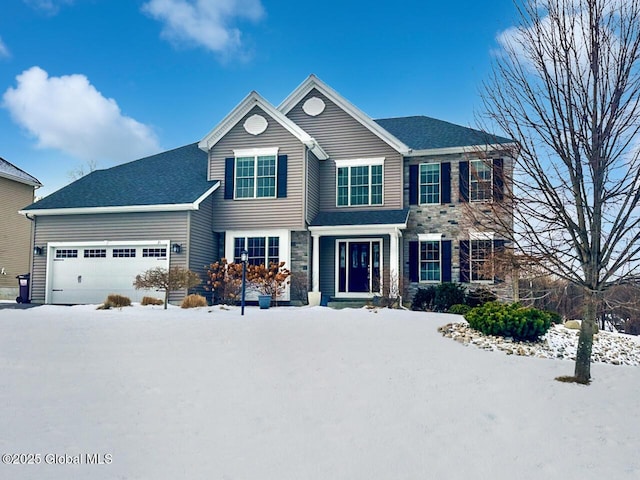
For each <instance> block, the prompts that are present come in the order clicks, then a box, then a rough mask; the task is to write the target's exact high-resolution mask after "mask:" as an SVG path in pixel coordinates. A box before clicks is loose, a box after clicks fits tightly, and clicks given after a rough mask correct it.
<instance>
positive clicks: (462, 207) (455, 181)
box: [402, 154, 512, 301]
mask: <svg viewBox="0 0 640 480" xmlns="http://www.w3.org/2000/svg"><path fill="white" fill-rule="evenodd" d="M474 158H478V157H477V156H476V155H472V154H455V155H439V156H430V157H412V158H409V159H407V160H406V162H407V163H406V164H405V169H404V175H405V178H404V184H405V185H406V186H407V187H406V188H405V192H404V196H405V198H404V202H405V205H408V206H409V207H410V213H409V220H408V224H407V229H406V230H405V231H404V235H403V238H402V242H403V250H404V264H403V286H404V293H403V296H404V300H405V301H411V299H412V298H413V295H414V294H415V292H416V291H417V290H418V288H420V287H421V286H424V285H428V284H420V283H417V282H413V283H412V282H411V281H410V280H409V242H411V241H417V240H418V234H421V233H441V234H443V237H442V238H443V240H452V245H451V246H452V249H451V267H452V268H451V279H452V281H453V282H459V281H460V240H465V239H466V240H468V239H469V231H470V230H477V231H499V230H500V229H499V227H498V225H497V223H496V222H495V221H492V220H491V219H490V217H491V209H490V207H488V206H487V205H486V204H482V203H476V204H474V203H468V202H460V198H459V191H460V189H459V183H460V182H459V178H460V169H459V162H460V161H462V160H470V159H474ZM433 161H438V162H450V163H451V203H448V204H439V205H438V204H436V205H409V188H408V185H409V167H408V166H409V165H414V164H420V163H425V162H433ZM511 172H512V166H511V165H510V162H506V161H505V176H506V177H507V178H508V177H509V176H510V175H511ZM473 210H475V211H476V212H477V213H479V215H474V213H473ZM487 214H489V215H487ZM466 285H467V286H469V284H466ZM507 285H510V283H509V280H507V281H506V282H504V283H502V284H500V285H496V287H498V289H500V290H501V293H502V291H504V290H505V288H504V287H505V286H507ZM471 286H472V288H474V287H475V284H471ZM491 288H492V289H494V290H496V288H494V286H491ZM507 290H508V289H507Z"/></svg>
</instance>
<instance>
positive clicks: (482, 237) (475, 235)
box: [469, 232, 495, 285]
mask: <svg viewBox="0 0 640 480" xmlns="http://www.w3.org/2000/svg"><path fill="white" fill-rule="evenodd" d="M494 239H495V232H469V283H474V284H478V285H493V284H494V283H495V282H494V281H493V279H491V280H474V279H473V242H474V241H488V242H491V257H493V253H494V248H495V246H494ZM489 261H493V260H492V258H490V259H489ZM492 271H493V272H492V275H491V276H492V277H493V276H495V266H493V265H492Z"/></svg>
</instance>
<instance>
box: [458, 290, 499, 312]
mask: <svg viewBox="0 0 640 480" xmlns="http://www.w3.org/2000/svg"><path fill="white" fill-rule="evenodd" d="M497 299H498V296H497V295H496V294H495V293H494V292H492V291H491V290H489V289H488V288H487V287H479V288H476V289H475V290H473V291H470V292H469V293H468V294H467V298H466V299H465V303H466V304H467V305H469V306H470V307H472V308H473V307H479V306H480V305H484V304H485V303H487V302H495V301H496V300H497Z"/></svg>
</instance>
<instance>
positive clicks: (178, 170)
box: [25, 143, 217, 211]
mask: <svg viewBox="0 0 640 480" xmlns="http://www.w3.org/2000/svg"><path fill="white" fill-rule="evenodd" d="M207 163H208V161H207V154H206V152H203V151H202V150H200V149H199V148H198V144H197V143H193V144H191V145H186V146H184V147H180V148H176V149H174V150H170V151H168V152H163V153H159V154H157V155H153V156H150V157H146V158H142V159H140V160H135V161H133V162H129V163H125V164H122V165H117V166H115V167H112V168H108V169H105V170H96V171H94V172H92V173H90V174H88V175H86V176H84V177H82V178H80V179H79V180H77V181H75V182H73V183H71V184H69V185H67V186H66V187H64V188H62V189H60V190H58V191H57V192H55V193H52V194H51V195H49V196H47V197H45V198H43V199H42V200H40V201H38V202H36V203H34V204H32V205H30V206H28V207H27V208H25V210H28V211H34V210H35V211H37V210H43V209H54V208H55V209H57V208H87V207H120V206H128V205H167V204H185V203H193V202H194V201H196V200H197V199H198V198H199V197H200V196H202V195H203V194H204V193H205V192H206V191H207V190H209V189H210V188H211V187H212V186H214V185H215V183H216V182H217V180H216V181H207V168H208V166H207Z"/></svg>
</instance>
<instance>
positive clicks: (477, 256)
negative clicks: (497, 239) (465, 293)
mask: <svg viewBox="0 0 640 480" xmlns="http://www.w3.org/2000/svg"><path fill="white" fill-rule="evenodd" d="M469 250H470V251H469V260H470V267H471V268H470V271H471V272H470V273H471V281H472V282H483V281H493V240H489V239H478V240H473V239H472V240H471V241H470V243H469Z"/></svg>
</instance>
